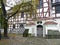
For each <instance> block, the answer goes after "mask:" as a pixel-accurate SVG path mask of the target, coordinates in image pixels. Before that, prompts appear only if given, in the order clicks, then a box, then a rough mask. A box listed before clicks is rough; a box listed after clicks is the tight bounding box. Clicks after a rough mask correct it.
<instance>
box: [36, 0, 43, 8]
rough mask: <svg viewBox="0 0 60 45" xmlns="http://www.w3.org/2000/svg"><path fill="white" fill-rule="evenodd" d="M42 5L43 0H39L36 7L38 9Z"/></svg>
mask: <svg viewBox="0 0 60 45" xmlns="http://www.w3.org/2000/svg"><path fill="white" fill-rule="evenodd" d="M42 5H43V0H40V1H39V5H38V7H37V8H38V9H40V8H42Z"/></svg>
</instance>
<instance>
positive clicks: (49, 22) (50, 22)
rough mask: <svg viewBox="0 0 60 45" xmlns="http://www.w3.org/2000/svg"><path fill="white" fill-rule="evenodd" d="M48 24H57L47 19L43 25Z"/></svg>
mask: <svg viewBox="0 0 60 45" xmlns="http://www.w3.org/2000/svg"><path fill="white" fill-rule="evenodd" d="M49 24H57V23H56V22H54V21H47V22H45V23H44V25H49Z"/></svg>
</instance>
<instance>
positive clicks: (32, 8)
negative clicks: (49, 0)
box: [13, 0, 39, 18]
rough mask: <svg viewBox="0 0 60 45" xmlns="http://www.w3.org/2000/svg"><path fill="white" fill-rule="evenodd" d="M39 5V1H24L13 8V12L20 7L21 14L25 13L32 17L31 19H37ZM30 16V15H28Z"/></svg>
mask: <svg viewBox="0 0 60 45" xmlns="http://www.w3.org/2000/svg"><path fill="white" fill-rule="evenodd" d="M38 4H39V0H31V1H28V0H27V1H26V2H24V0H22V3H21V4H18V5H16V6H15V7H14V8H13V11H16V9H18V7H19V13H22V12H25V13H26V14H29V15H30V18H31V17H32V16H34V18H36V13H37V10H36V9H37V6H38ZM27 16H28V15H27Z"/></svg>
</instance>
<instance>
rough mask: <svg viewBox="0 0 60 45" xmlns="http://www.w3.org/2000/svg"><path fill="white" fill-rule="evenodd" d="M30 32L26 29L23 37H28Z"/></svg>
mask: <svg viewBox="0 0 60 45" xmlns="http://www.w3.org/2000/svg"><path fill="white" fill-rule="evenodd" d="M28 31H29V29H25V31H24V32H23V37H28Z"/></svg>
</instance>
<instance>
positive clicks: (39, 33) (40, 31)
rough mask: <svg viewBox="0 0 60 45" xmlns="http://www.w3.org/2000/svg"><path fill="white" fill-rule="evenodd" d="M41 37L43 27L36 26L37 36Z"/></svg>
mask: <svg viewBox="0 0 60 45" xmlns="http://www.w3.org/2000/svg"><path fill="white" fill-rule="evenodd" d="M42 35H43V26H42V25H37V36H42Z"/></svg>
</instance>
